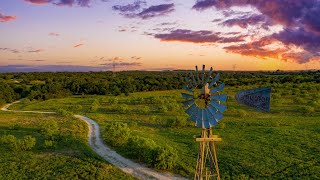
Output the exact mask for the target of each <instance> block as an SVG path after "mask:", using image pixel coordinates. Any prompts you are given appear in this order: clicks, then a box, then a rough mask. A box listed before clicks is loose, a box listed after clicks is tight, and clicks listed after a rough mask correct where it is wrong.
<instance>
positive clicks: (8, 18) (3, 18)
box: [0, 13, 17, 22]
mask: <svg viewBox="0 0 320 180" xmlns="http://www.w3.org/2000/svg"><path fill="white" fill-rule="evenodd" d="M16 19H17V17H16V16H5V15H3V14H1V13H0V22H9V21H13V20H16Z"/></svg>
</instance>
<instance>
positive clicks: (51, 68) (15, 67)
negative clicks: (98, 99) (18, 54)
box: [0, 65, 105, 73]
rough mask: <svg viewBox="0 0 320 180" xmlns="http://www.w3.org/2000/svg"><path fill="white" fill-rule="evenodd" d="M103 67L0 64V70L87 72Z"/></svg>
mask: <svg viewBox="0 0 320 180" xmlns="http://www.w3.org/2000/svg"><path fill="white" fill-rule="evenodd" d="M104 70H105V68H103V67H95V66H77V65H42V66H31V65H6V66H0V72H3V73H7V72H89V71H104Z"/></svg>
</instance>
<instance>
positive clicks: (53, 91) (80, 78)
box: [0, 71, 320, 104]
mask: <svg viewBox="0 0 320 180" xmlns="http://www.w3.org/2000/svg"><path fill="white" fill-rule="evenodd" d="M185 73H186V71H162V72H152V71H124V72H115V73H114V72H109V71H108V72H40V73H39V72H36V73H4V74H0V104H4V103H8V102H12V101H14V100H17V99H19V98H24V97H28V98H29V99H31V100H32V99H38V100H46V99H51V98H61V97H67V96H70V95H81V94H89V95H93V94H97V95H114V96H117V95H120V94H126V95H128V94H129V93H132V92H141V91H156V90H172V89H181V88H182V85H184V84H185V82H184V75H185ZM220 73H221V78H220V79H221V80H222V81H223V82H225V83H226V84H227V85H228V86H241V85H272V84H284V83H303V82H316V83H320V71H313V72H311V71H301V72H299V71H292V72H282V71H276V72H261V71H257V72H239V71H237V72H228V71H223V72H220Z"/></svg>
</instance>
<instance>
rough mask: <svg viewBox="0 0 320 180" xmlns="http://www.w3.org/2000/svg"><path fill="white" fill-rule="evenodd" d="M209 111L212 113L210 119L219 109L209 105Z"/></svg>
mask: <svg viewBox="0 0 320 180" xmlns="http://www.w3.org/2000/svg"><path fill="white" fill-rule="evenodd" d="M207 109H208V112H209V113H210V117H211V116H213V115H214V113H215V112H216V111H217V109H216V108H215V107H214V106H212V105H209V107H207Z"/></svg>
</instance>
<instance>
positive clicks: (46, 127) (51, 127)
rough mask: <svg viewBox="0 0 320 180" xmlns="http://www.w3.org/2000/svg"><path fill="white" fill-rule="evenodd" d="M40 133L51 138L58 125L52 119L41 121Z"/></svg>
mask: <svg viewBox="0 0 320 180" xmlns="http://www.w3.org/2000/svg"><path fill="white" fill-rule="evenodd" d="M39 129H40V133H41V134H43V135H44V136H46V138H51V137H52V136H53V135H56V134H57V132H58V130H59V126H58V123H57V122H56V121H54V120H52V119H50V120H47V121H41V123H40V124H39Z"/></svg>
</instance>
